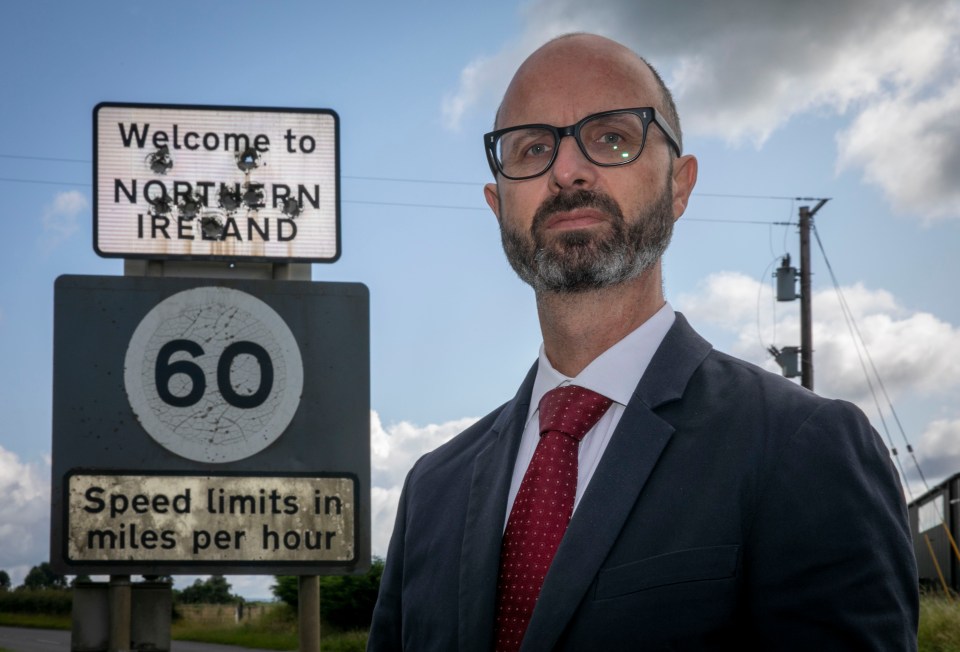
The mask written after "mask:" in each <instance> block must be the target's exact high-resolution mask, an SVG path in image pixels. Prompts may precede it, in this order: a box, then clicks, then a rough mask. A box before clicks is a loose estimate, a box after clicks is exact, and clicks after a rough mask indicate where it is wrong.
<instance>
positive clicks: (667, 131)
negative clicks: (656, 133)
mask: <svg viewBox="0 0 960 652" xmlns="http://www.w3.org/2000/svg"><path fill="white" fill-rule="evenodd" d="M653 121H654V122H656V123H657V126H658V127H660V131H662V132H663V133H664V135H665V136H666V137H667V139H668V140H669V141H670V146H671V147H673V151H675V152H676V153H677V156H680V139H679V138H677V134H676V133H674V131H673V128H672V127H670V125H669V124H667V121H666V120H664V119H663V118H661V117H660V114H659V113H657V111H656V110H654V112H653Z"/></svg>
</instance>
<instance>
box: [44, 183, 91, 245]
mask: <svg viewBox="0 0 960 652" xmlns="http://www.w3.org/2000/svg"><path fill="white" fill-rule="evenodd" d="M88 206H89V204H88V202H87V198H86V196H85V195H84V194H83V193H81V192H80V191H78V190H69V191H67V192H61V193H58V194H57V196H56V197H54V198H53V201H52V202H50V203H49V204H48V205H47V206H46V207H44V209H43V213H42V214H41V216H40V219H41V223H42V225H43V235H42V236H41V239H40V243H41V246H42V248H43V250H44V252H45V253H50V252H51V251H53V250H54V249H56V248H57V247H58V246H59V245H60V244H61V243H62V242H64V241H65V240H67V239H68V238H70V236H72V235H73V234H74V233H76V232H77V230H78V229H79V228H80V225H79V222H78V220H77V217H78V216H79V215H80V213H82V212H83V211H85V210H86V209H87V207H88Z"/></svg>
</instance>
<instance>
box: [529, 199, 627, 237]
mask: <svg viewBox="0 0 960 652" xmlns="http://www.w3.org/2000/svg"><path fill="white" fill-rule="evenodd" d="M578 208H594V209H597V210H600V211H603V212H604V213H607V214H608V215H610V216H611V217H613V218H614V220H616V221H617V222H621V223H622V222H623V211H621V210H620V205H619V204H617V202H616V200H614V199H613V197H611V196H610V195H607V194H605V193H602V192H597V191H595V190H575V191H573V192H568V193H560V194H558V195H554V196H553V197H549V198H547V199H545V200H544V201H543V203H541V204H540V206H539V207H537V211H536V212H535V213H534V214H533V224H532V226H531V229H532V230H533V231H536V230H537V229H539V228H540V227H542V226H543V223H544V222H546V221H547V220H548V219H549V218H550V216H552V215H554V214H556V213H564V212H567V211H572V210H575V209H578Z"/></svg>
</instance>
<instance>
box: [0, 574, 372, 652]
mask: <svg viewBox="0 0 960 652" xmlns="http://www.w3.org/2000/svg"><path fill="white" fill-rule="evenodd" d="M382 572H383V560H381V559H376V560H374V562H373V564H372V565H371V568H370V570H369V571H368V572H367V573H366V574H364V575H358V576H325V577H321V578H320V585H321V588H320V590H321V609H320V611H321V613H320V619H321V638H322V642H323V649H324V652H355V651H356V652H360V651H362V650H365V648H366V644H367V630H368V629H369V627H370V617H371V615H372V613H373V605H374V603H375V602H376V595H377V591H378V589H379V586H380V576H381V574H382ZM88 579H89V578H87V577H85V576H81V577H78V578H74V579H73V581H68V580H67V578H65V577H63V576H58V575H55V574H54V573H53V572H52V570H51V569H50V566H49V564H46V563H44V564H40V565H39V566H35V567H34V568H33V569H31V571H30V573H28V575H27V577H26V578H25V580H24V584H23V585H21V586H18V587H16V588H15V589H11V587H10V578H9V576H8V575H7V573H6V572H4V571H0V625H5V626H13V627H37V628H43V629H70V628H71V626H72V623H71V619H70V613H71V610H72V606H73V590H72V589H73V586H74V585H75V584H76V582H77V581H84V580H88ZM158 579H160V580H161V581H163V580H171V579H172V578H169V577H160V578H158ZM275 580H276V583H275V584H274V585H273V587H272V590H273V593H274V597H275V598H276V601H274V602H252V603H248V602H245V601H244V600H243V598H240V597H239V596H236V595H233V594H232V593H231V586H230V583H229V582H228V581H227V579H226V578H225V577H223V576H222V575H212V576H210V577H208V578H206V579H203V580H200V579H198V580H196V581H195V582H194V583H193V584H192V585H190V586H188V587H186V588H185V589H183V590H174V592H173V593H174V603H173V613H172V627H171V635H172V636H173V638H174V639H176V640H189V641H200V642H205V643H219V644H223V645H236V646H242V647H251V648H261V649H268V650H296V649H297V646H298V643H299V635H298V631H297V598H298V593H297V584H298V582H297V578H296V577H291V576H278V577H276V578H275ZM0 652H5V651H4V650H3V648H2V647H0Z"/></svg>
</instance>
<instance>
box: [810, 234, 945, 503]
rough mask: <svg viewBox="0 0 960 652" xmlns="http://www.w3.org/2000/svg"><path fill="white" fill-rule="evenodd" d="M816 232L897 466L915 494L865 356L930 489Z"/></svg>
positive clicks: (928, 486) (919, 471)
mask: <svg viewBox="0 0 960 652" xmlns="http://www.w3.org/2000/svg"><path fill="white" fill-rule="evenodd" d="M813 235H814V237H816V239H817V245H818V246H819V247H820V254H821V255H822V256H823V261H824V263H825V264H826V266H827V271H828V272H829V273H830V279H831V280H832V281H833V287H834V289H835V290H836V293H837V298H838V299H839V301H840V308H841V313H843V317H844V320H845V321H846V322H847V328H848V329H849V330H850V335H851V337H852V338H853V341H854V349H856V351H857V357H858V358H859V359H860V366H861V368H862V369H863V374H864V377H866V379H867V385H868V386H869V388H870V393H871V394H872V395H873V401H874V404H875V405H876V408H877V412H878V413H879V414H880V422H881V424H882V425H883V429H884V431H885V432H886V435H887V441H888V442H890V452H891V453H892V454H893V458H894V459H895V460H896V461H897V466H898V467H899V468H900V474H901V475H902V476H903V478H904V484H905V485H907V490H908V492H909V493H911V494H912V492H910V491H909V483H907V482H906V474H904V472H903V466H902V465H901V464H900V459H899V456H898V455H897V449H896V447H895V446H894V445H893V441H892V439H891V436H890V431H889V429H888V428H887V420H886V418H885V417H884V415H883V410H882V409H881V407H880V402H879V399H878V398H877V394H876V391H875V389H874V386H873V381H872V380H871V379H870V374H869V373H868V372H867V366H866V363H865V362H864V358H866V361H867V362H869V363H870V369H871V371H872V372H873V377H874V378H876V379H877V385H878V386H879V387H880V391H881V393H882V394H883V398H884V400H885V401H886V404H887V409H889V410H890V414H891V416H892V417H893V419H894V421H895V423H896V424H897V428H898V429H899V431H900V436H901V437H902V438H903V443H904V445H906V447H907V452H908V453H909V454H910V457H911V459H912V460H913V465H914V467H915V468H916V469H917V475H919V476H920V481H921V482H922V483H923V486H924V488H925V489H926V490H927V491H929V490H930V485H929V484H928V483H927V478H926V477H925V476H924V474H923V469H922V468H921V467H920V462H919V461H918V460H917V456H916V453H915V452H914V450H913V446H911V445H910V440H909V439H908V438H907V433H906V431H905V430H904V428H903V424H902V423H901V422H900V417H899V416H898V415H897V411H896V409H895V408H894V407H893V402H892V401H891V400H890V395H889V394H888V393H887V387H886V385H885V384H884V382H883V378H882V377H881V376H880V372H879V371H878V370H877V365H876V364H875V363H874V361H873V356H872V355H870V350H869V349H868V348H867V342H866V340H865V339H864V337H863V333H861V332H860V328H859V326H857V322H856V320H855V319H854V317H853V311H852V310H851V309H850V305H849V304H848V303H847V299H846V297H845V296H844V294H843V290H842V289H841V288H840V283H839V282H838V281H837V276H836V274H834V272H833V265H831V264H830V259H829V258H827V252H826V251H825V250H824V248H823V241H822V240H820V233H819V232H818V231H817V227H816V225H814V226H813ZM861 348H862V349H863V353H862V354H861V352H860V350H861ZM911 498H912V495H911Z"/></svg>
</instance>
